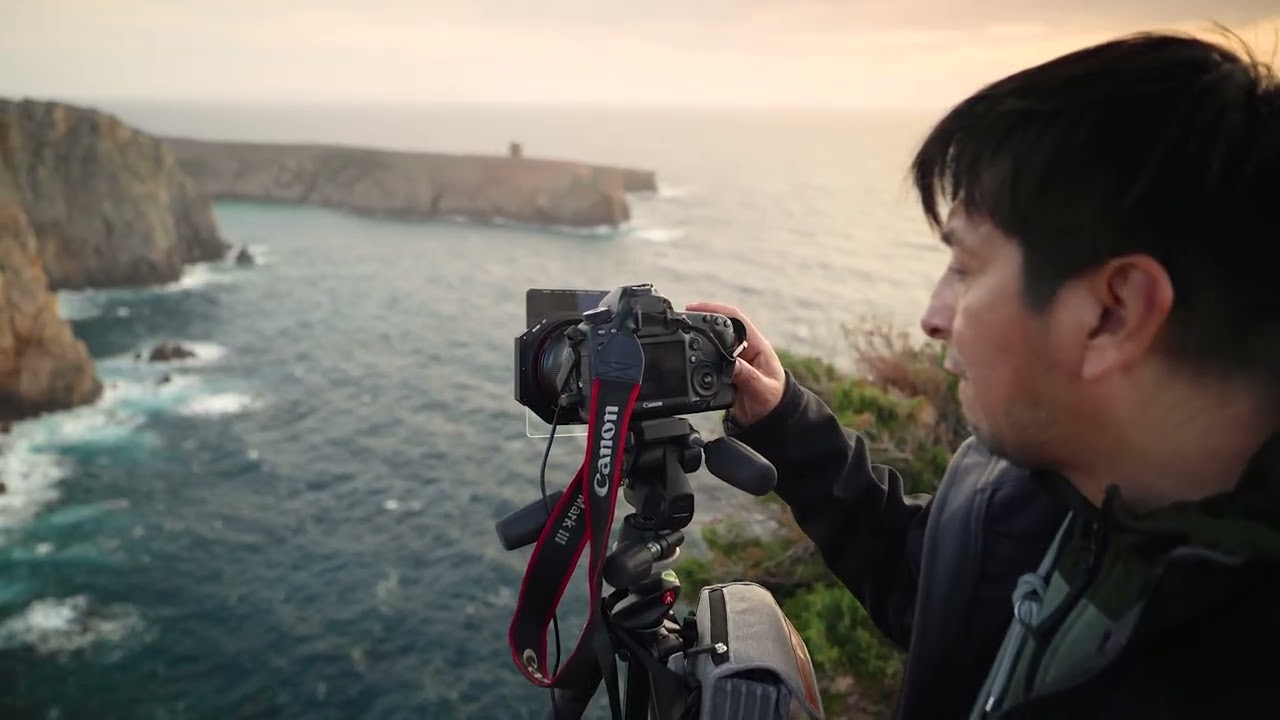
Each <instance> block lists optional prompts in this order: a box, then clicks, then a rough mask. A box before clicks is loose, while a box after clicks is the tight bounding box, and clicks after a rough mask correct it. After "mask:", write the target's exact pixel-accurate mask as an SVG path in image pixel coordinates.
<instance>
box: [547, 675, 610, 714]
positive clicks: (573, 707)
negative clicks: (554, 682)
mask: <svg viewBox="0 0 1280 720" xmlns="http://www.w3.org/2000/svg"><path fill="white" fill-rule="evenodd" d="M590 672H591V674H590V675H589V676H588V677H587V678H586V682H584V683H583V684H582V685H579V686H577V687H571V688H552V689H551V696H552V704H551V707H550V708H549V709H548V710H547V714H546V715H545V716H543V718H544V720H581V718H582V715H583V713H585V712H586V711H587V706H588V705H590V704H591V698H592V697H593V696H594V695H595V694H596V690H597V689H599V687H600V683H601V682H602V681H603V680H604V675H603V674H602V673H601V671H600V667H599V666H598V665H595V664H594V663H593V664H592V670H591V671H590Z"/></svg>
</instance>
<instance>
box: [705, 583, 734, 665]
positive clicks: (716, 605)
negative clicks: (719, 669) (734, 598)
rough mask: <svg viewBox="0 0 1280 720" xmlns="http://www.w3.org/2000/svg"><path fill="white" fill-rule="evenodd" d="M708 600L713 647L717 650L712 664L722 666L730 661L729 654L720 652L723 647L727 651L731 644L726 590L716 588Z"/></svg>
mask: <svg viewBox="0 0 1280 720" xmlns="http://www.w3.org/2000/svg"><path fill="white" fill-rule="evenodd" d="M707 600H708V602H709V604H710V606H711V646H712V647H713V648H715V649H716V650H715V652H712V654H711V662H713V663H715V664H716V665H722V664H724V663H725V662H727V661H728V660H729V653H728V652H726V651H721V650H720V648H722V647H723V648H725V650H727V649H728V643H729V620H728V612H727V611H726V610H725V603H724V590H722V589H721V588H715V589H714V590H712V591H711V592H709V593H707Z"/></svg>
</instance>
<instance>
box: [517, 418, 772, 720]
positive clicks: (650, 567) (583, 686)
mask: <svg viewBox="0 0 1280 720" xmlns="http://www.w3.org/2000/svg"><path fill="white" fill-rule="evenodd" d="M625 448H626V449H625V451H624V455H623V464H622V472H621V475H622V478H623V493H622V498H623V501H624V502H626V504H627V505H629V506H630V507H631V508H632V510H633V512H631V513H629V514H627V515H626V516H625V517H624V518H623V520H622V524H621V527H620V528H619V531H618V539H617V542H616V543H615V545H614V547H613V549H612V551H611V552H609V554H608V555H607V556H606V558H605V560H604V565H603V570H602V576H603V579H604V581H605V582H607V583H608V584H609V586H610V587H612V588H613V591H612V592H610V593H609V594H608V595H607V596H603V597H602V598H601V605H602V607H601V613H600V621H601V622H602V623H603V624H604V627H605V631H606V633H607V635H608V638H609V641H610V643H611V652H613V653H614V654H616V655H617V656H618V657H619V658H620V659H622V660H623V661H624V662H627V663H628V681H627V693H626V694H627V700H626V707H627V715H626V716H627V717H628V718H646V717H649V716H650V711H652V712H653V716H654V717H658V718H675V717H679V716H680V713H681V711H682V709H683V708H684V706H685V705H686V703H687V700H688V697H687V695H688V692H687V690H688V688H685V687H683V685H682V683H681V682H680V681H679V678H678V677H677V676H676V675H675V674H674V673H672V672H671V671H670V670H667V667H666V664H665V663H666V661H667V659H668V658H669V657H671V656H672V655H674V654H675V653H677V652H681V651H683V652H685V653H686V654H688V653H691V652H697V648H693V647H692V646H693V644H694V643H695V641H696V639H697V631H696V628H692V627H690V626H689V624H688V623H686V624H684V625H682V624H681V623H679V622H678V621H677V620H676V618H675V614H674V611H673V609H672V608H673V606H674V605H675V603H676V601H677V600H678V599H679V596H680V581H679V578H678V577H677V576H676V574H675V572H674V571H673V570H671V569H670V565H671V564H672V563H673V562H674V561H675V560H676V558H677V557H679V552H680V545H681V544H682V543H683V542H684V532H683V530H684V528H686V527H688V525H689V524H690V522H692V520H693V515H694V505H695V503H694V493H693V490H692V488H691V486H690V483H689V473H693V472H696V471H697V470H698V469H699V468H700V467H701V465H702V462H703V459H704V457H705V461H706V465H707V470H708V471H709V472H710V473H711V474H713V475H715V476H716V477H717V478H719V479H721V480H723V481H725V482H727V483H729V484H730V485H732V486H734V487H736V488H738V489H739V490H742V491H744V492H747V493H750V494H752V495H765V494H768V493H769V492H771V491H772V490H773V487H774V484H775V483H776V481H777V472H776V470H775V469H774V467H773V465H771V464H770V463H769V462H768V461H767V460H765V459H764V458H762V457H761V456H760V455H759V454H757V453H756V452H755V451H753V450H751V449H750V448H748V447H747V446H745V445H743V444H742V443H740V442H738V441H737V440H736V439H733V438H729V437H721V438H718V439H716V440H712V441H710V442H707V441H705V440H703V438H702V437H701V436H700V435H699V434H698V432H697V431H696V430H694V428H693V426H692V425H691V424H690V423H689V421H688V420H687V419H685V418H683V417H664V418H654V419H648V420H642V421H640V422H637V423H635V424H634V425H632V426H631V427H630V428H629V430H628V437H627V442H626V445H625ZM563 495H564V491H562V490H557V491H555V492H554V493H551V494H550V495H548V496H547V498H545V499H539V500H535V501H533V502H531V503H529V504H528V505H526V506H525V507H523V508H521V509H519V510H517V511H515V512H513V513H511V514H509V515H507V516H506V517H504V518H503V519H502V520H500V521H498V523H497V524H496V530H497V533H498V538H499V541H500V542H501V543H502V546H503V547H504V548H505V549H507V550H515V549H517V548H521V547H524V546H527V545H530V544H533V543H534V542H536V541H537V540H538V538H539V537H541V536H542V535H543V533H544V532H546V531H547V529H546V524H547V522H548V520H549V519H550V516H551V511H550V508H551V507H553V506H557V505H558V504H559V502H560V500H561V498H562V496H563ZM560 532H563V530H562V531H560ZM557 579H558V578H556V579H551V578H548V580H547V581H554V580H557ZM603 677H604V676H603V672H602V671H601V670H600V669H599V668H597V669H596V670H595V671H593V672H591V673H589V674H588V675H586V676H585V677H583V678H582V681H581V682H580V683H577V684H576V685H575V686H573V687H557V688H553V689H552V692H553V710H552V714H551V716H550V717H552V718H554V719H555V720H569V719H570V718H579V717H581V716H582V713H583V712H585V710H586V707H587V705H588V704H589V702H590V700H591V698H592V697H593V696H594V695H595V692H596V690H597V689H598V688H599V685H600V683H601V682H602V680H603Z"/></svg>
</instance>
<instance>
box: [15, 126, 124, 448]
mask: <svg viewBox="0 0 1280 720" xmlns="http://www.w3.org/2000/svg"><path fill="white" fill-rule="evenodd" d="M4 139H5V134H4V133H3V132H0V141H3V140H4ZM9 149H10V147H9V146H8V145H6V144H4V143H3V142H0V160H3V161H4V162H3V164H0V421H3V422H8V421H11V420H20V419H22V418H25V417H31V416H33V415H39V414H40V413H43V412H52V411H55V410H65V409H68V408H72V407H75V406H77V405H83V404H86V403H91V402H93V401H94V400H96V399H97V398H98V397H100V396H101V394H102V382H101V381H100V380H99V379H98V375H97V371H96V370H95V369H94V365H93V359H92V358H91V357H90V356H89V350H88V349H87V348H86V347H85V344H84V343H83V342H81V341H80V340H78V339H77V338H76V337H75V335H74V334H72V332H71V326H70V325H69V324H67V321H65V320H63V319H62V318H61V317H59V316H58V303H57V298H56V297H55V296H54V294H53V293H52V292H50V291H49V287H48V281H47V278H46V276H45V273H44V268H43V266H42V265H41V262H40V255H39V254H38V252H37V248H36V238H35V234H34V233H33V232H32V230H31V224H30V222H29V221H28V219H27V215H26V212H25V211H24V209H23V206H22V203H21V202H20V201H19V199H18V196H17V188H16V186H15V183H14V182H13V178H12V176H11V175H10V173H9V170H8V158H9ZM6 427H7V425H6Z"/></svg>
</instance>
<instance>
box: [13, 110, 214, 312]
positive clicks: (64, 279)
mask: <svg viewBox="0 0 1280 720" xmlns="http://www.w3.org/2000/svg"><path fill="white" fill-rule="evenodd" d="M0 158H2V159H3V162H4V165H5V167H6V168H7V169H8V171H9V172H10V173H11V175H12V177H13V180H14V183H15V184H16V187H17V194H18V198H19V199H20V202H21V205H22V207H23V208H25V210H26V216H27V218H28V220H29V222H30V225H31V228H32V229H33V230H34V232H35V235H36V238H37V247H38V248H39V253H40V257H41V259H42V260H43V262H44V270H45V272H46V273H47V275H48V278H49V283H50V286H51V287H52V288H53V289H55V290H58V289H64V288H65V289H77V288H85V287H113V286H127V285H148V284H153V283H163V282H170V281H173V280H176V279H178V278H179V277H180V276H181V275H182V267H183V265H184V264H186V263H190V262H199V261H204V260H216V259H220V258H222V257H224V256H225V254H226V251H227V247H228V246H227V244H226V243H224V242H223V240H222V239H221V238H220V237H219V235H218V231H217V227H216V225H215V223H214V219H213V212H212V207H211V204H210V201H209V199H208V198H206V197H203V196H201V195H200V194H199V193H198V192H197V191H196V190H195V189H194V188H193V186H192V184H191V182H190V181H189V180H188V179H187V178H186V177H185V176H184V175H183V173H182V172H181V170H180V169H179V167H178V165H177V164H176V163H175V162H174V160H173V157H172V156H171V155H170V153H169V151H168V148H167V147H166V146H165V145H164V144H163V143H162V142H160V141H159V140H157V139H156V138H154V137H152V136H150V135H148V134H146V133H143V132H139V131H138V130H135V129H133V128H131V127H129V126H128V125H125V124H124V123H122V122H121V121H120V120H118V119H117V118H115V117H114V116H112V115H108V114H106V113H101V112H98V111H95V110H91V109H86V108H80V107H75V106H71V105H66V104H62V103H52V102H37V101H31V100H24V101H9V100H0Z"/></svg>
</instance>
